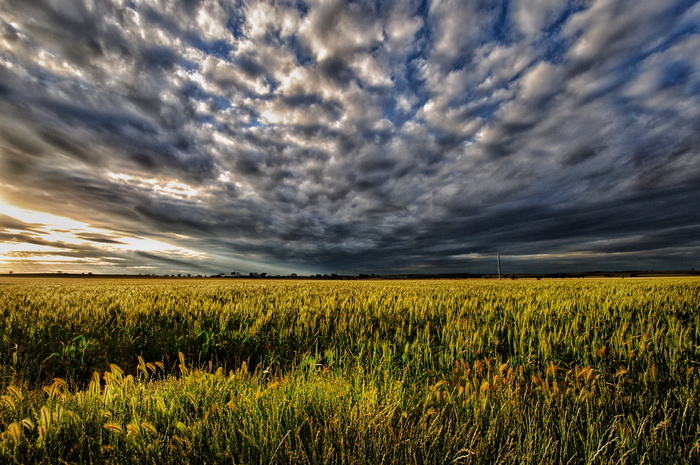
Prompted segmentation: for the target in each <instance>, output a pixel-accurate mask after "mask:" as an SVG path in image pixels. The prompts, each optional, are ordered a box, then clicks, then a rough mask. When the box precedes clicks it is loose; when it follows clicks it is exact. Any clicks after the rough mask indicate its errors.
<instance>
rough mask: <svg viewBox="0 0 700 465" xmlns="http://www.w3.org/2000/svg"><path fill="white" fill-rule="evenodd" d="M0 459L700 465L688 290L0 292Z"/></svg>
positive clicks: (655, 285) (94, 283)
mask: <svg viewBox="0 0 700 465" xmlns="http://www.w3.org/2000/svg"><path fill="white" fill-rule="evenodd" d="M0 327H1V332H0V333H1V336H0V395H1V396H2V397H0V463H18V464H19V463H21V464H32V463H46V464H49V463H51V464H53V463H85V464H87V463H112V464H127V463H158V464H186V463H208V464H215V463H227V464H231V463H236V464H262V463H265V464H283V463H284V464H289V463H295V464H297V463H309V464H312V463H313V464H322V463H323V464H365V463H366V464H389V463H392V464H407V463H415V464H423V463H435V464H442V463H444V464H447V463H464V464H468V463H518V464H524V463H572V464H589V463H590V464H593V463H600V464H608V463H610V464H613V463H700V377H699V376H698V369H700V280H698V279H697V278H657V279H581V280H542V281H537V280H518V281H496V280H439V281H438V280H434V281H429V280H426V281H362V282H352V281H302V280H299V281H293V280H283V281H264V280H233V279H202V280H194V279H193V280H187V279H182V280H176V279H174V280H145V279H144V280H138V279H110V280H99V279H71V280H61V279H29V278H17V277H15V278H2V279H0Z"/></svg>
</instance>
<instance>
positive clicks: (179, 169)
mask: <svg viewBox="0 0 700 465" xmlns="http://www.w3.org/2000/svg"><path fill="white" fill-rule="evenodd" d="M59 3H60V2H59ZM59 3H55V2H48V1H43V0H41V1H36V2H26V1H17V0H10V1H7V2H4V3H3V4H0V17H2V20H0V110H1V111H0V128H2V129H1V130H0V157H1V158H0V166H1V167H2V169H1V170H0V188H1V189H2V190H1V191H0V194H1V195H2V198H3V199H4V200H5V201H6V202H7V204H8V205H18V206H19V205H21V206H22V207H23V208H27V209H30V210H38V211H45V212H48V213H53V214H56V215H59V216H65V217H69V218H72V219H75V220H79V221H82V222H85V223H89V224H90V225H95V226H97V227H99V228H102V229H103V232H99V233H98V232H82V233H80V234H76V235H75V238H77V240H80V241H84V242H83V243H81V244H72V245H70V246H68V245H66V244H65V243H62V242H60V241H58V240H57V241H54V242H53V245H51V244H52V240H50V239H46V237H44V236H42V235H41V234H40V232H37V231H38V230H37V229H36V228H34V225H28V224H24V223H23V222H22V221H20V220H18V219H16V218H14V217H12V216H11V215H8V214H5V215H4V216H0V226H2V227H3V228H5V229H6V230H18V231H22V233H21V234H20V235H19V236H17V235H14V236H13V235H12V234H6V233H3V236H2V241H5V242H7V241H11V240H13V237H14V238H15V239H16V240H17V241H25V242H26V243H27V244H32V245H35V246H47V247H56V248H59V249H61V250H64V251H63V252H60V254H64V255H62V256H66V257H68V256H70V254H73V256H74V257H75V258H81V257H84V259H85V260H92V261H93V262H86V263H97V261H98V260H100V259H101V260H102V262H100V263H101V264H100V265H99V266H98V265H93V266H95V269H96V270H97V269H98V268H99V269H100V270H104V269H107V268H109V267H110V266H114V264H115V263H119V264H121V265H120V266H122V267H138V266H145V267H154V268H153V269H157V270H163V271H164V270H167V269H169V267H176V268H177V269H178V270H180V271H184V270H187V269H191V270H193V271H194V270H208V269H211V270H212V271H217V272H218V271H219V270H218V269H219V268H220V267H222V268H224V269H228V268H233V269H238V270H241V271H245V270H249V271H267V272H275V271H277V270H279V271H283V270H288V271H298V272H345V273H356V272H385V273H389V272H394V271H401V272H411V271H415V272H428V271H433V272H437V271H467V272H469V271H471V272H479V271H483V270H484V269H486V270H490V269H491V268H492V265H493V263H492V262H493V260H492V259H491V258H489V257H492V256H493V255H494V254H495V253H497V252H500V253H501V254H502V255H504V258H505V261H504V263H508V266H510V267H512V270H513V271H528V270H533V269H535V268H537V269H538V271H557V270H564V269H572V268H576V269H578V268H582V269H583V268H586V269H603V268H611V267H622V268H635V267H641V268H644V267H647V266H648V267H655V268H660V267H663V268H678V267H690V266H695V265H694V263H693V261H697V260H698V259H700V256H699V254H700V244H698V240H697V239H696V238H697V237H699V235H698V234H697V232H698V228H699V227H700V217H699V216H698V214H697V213H696V212H697V208H696V206H695V204H696V203H697V201H696V198H697V195H698V193H700V160H699V159H698V157H700V136H698V132H697V127H699V126H700V59H698V54H697V49H698V47H699V46H700V35H699V34H698V31H699V30H700V9H699V8H698V5H697V3H696V2H693V1H687V0H673V1H671V2H655V1H652V0H644V1H639V0H637V1H631V0H595V1H590V2H583V1H574V2H571V1H564V0H561V1H547V2H539V3H537V4H533V3H532V2H522V1H519V0H512V1H509V0H503V1H497V2H488V1H483V2H467V3H464V2H458V1H452V0H447V1H441V2H415V1H408V0H407V1H392V2H372V1H361V2H349V3H348V2H341V1H329V2H313V1H311V2H305V3H304V4H301V3H299V4H297V3H294V2H291V3H286V2H279V3H265V2H243V1H241V2H219V1H216V0H196V1H194V0H190V1H187V2H166V1H155V2H148V5H146V4H145V3H144V2H126V3H124V2H116V1H114V2H112V1H106V2H99V4H98V3H94V2H82V1H75V2H68V3H66V4H59ZM0 213H3V212H0ZM8 213H9V212H8ZM32 228H34V229H32ZM10 236H13V237H10ZM122 238H144V239H146V238H151V239H153V240H157V241H161V242H162V243H163V244H170V245H171V246H172V247H173V250H177V251H178V252H163V251H154V250H144V249H139V248H138V247H136V246H135V247H136V248H134V249H133V250H131V251H125V250H124V247H126V246H127V245H128V244H130V242H125V239H122ZM161 242H159V244H160V243H161ZM110 247H111V248H110ZM144 247H145V246H144ZM158 247H162V248H164V249H163V250H165V249H167V247H166V245H159V246H158ZM185 250H187V251H189V252H185ZM56 253H59V252H56ZM187 253H191V254H193V255H192V256H193V257H194V256H196V257H197V258H196V260H195V259H190V258H188V257H189V256H184V255H183V254H185V255H186V254H187ZM100 254H102V255H100ZM197 254H199V255H197ZM202 257H208V258H207V259H205V258H202ZM506 257H511V258H510V260H508V258H506ZM207 267H210V268H207ZM516 268H517V270H516ZM146 269H149V268H146Z"/></svg>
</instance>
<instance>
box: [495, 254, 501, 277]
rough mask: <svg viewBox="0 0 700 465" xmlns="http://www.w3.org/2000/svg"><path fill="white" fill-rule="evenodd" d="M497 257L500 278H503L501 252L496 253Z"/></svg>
mask: <svg viewBox="0 0 700 465" xmlns="http://www.w3.org/2000/svg"><path fill="white" fill-rule="evenodd" d="M496 258H497V259H498V279H501V254H498V253H497V254H496Z"/></svg>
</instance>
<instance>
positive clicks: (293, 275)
mask: <svg viewBox="0 0 700 465" xmlns="http://www.w3.org/2000/svg"><path fill="white" fill-rule="evenodd" d="M10 273H12V272H11V271H10ZM289 276H291V277H292V278H296V277H297V274H296V273H292V274H290V275H289Z"/></svg>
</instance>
